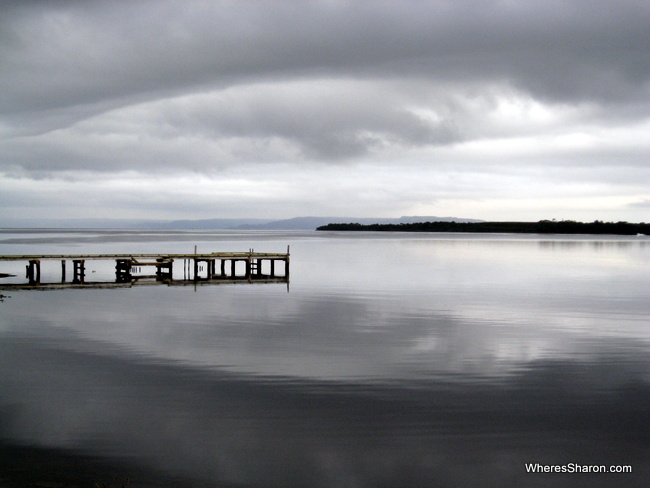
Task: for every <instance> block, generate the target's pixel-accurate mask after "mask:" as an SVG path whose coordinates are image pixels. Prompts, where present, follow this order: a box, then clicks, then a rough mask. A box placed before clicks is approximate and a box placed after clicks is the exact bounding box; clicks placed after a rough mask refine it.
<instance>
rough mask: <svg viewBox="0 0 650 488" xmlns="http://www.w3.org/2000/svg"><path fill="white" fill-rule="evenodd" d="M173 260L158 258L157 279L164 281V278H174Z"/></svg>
mask: <svg viewBox="0 0 650 488" xmlns="http://www.w3.org/2000/svg"><path fill="white" fill-rule="evenodd" d="M173 263H174V259H173V258H157V259H156V279H157V280H162V279H164V278H169V279H171V278H172V271H173V266H174V264H173Z"/></svg>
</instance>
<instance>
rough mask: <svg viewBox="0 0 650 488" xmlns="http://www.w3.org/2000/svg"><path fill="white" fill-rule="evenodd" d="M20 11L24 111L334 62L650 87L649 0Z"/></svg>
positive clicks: (9, 80)
mask: <svg viewBox="0 0 650 488" xmlns="http://www.w3.org/2000/svg"><path fill="white" fill-rule="evenodd" d="M44 6H45V8H44ZM6 13H7V15H6V18H5V20H4V21H3V23H2V26H1V29H2V32H3V35H2V38H3V40H4V42H3V48H2V51H3V58H4V59H5V60H6V62H5V63H3V65H4V66H5V68H4V70H3V72H2V78H3V82H2V87H3V92H4V93H5V99H4V100H3V104H4V106H5V107H6V109H7V110H11V111H23V110H24V109H25V108H31V109H43V108H53V107H56V106H69V105H78V104H88V103H96V102H98V101H100V100H106V99H116V98H120V97H124V96H133V95H136V94H138V95H140V96H145V97H152V96H155V94H154V93H155V92H157V91H160V90H180V89H187V87H188V86H199V85H205V84H211V85H212V84H215V83H216V84H218V85H222V86H228V85H231V84H233V83H235V82H239V81H241V80H251V79H273V78H277V77H280V78H282V77H287V76H295V75H296V74H309V75H311V76H320V75H322V73H330V74H340V75H344V74H345V75H354V76H359V77H386V76H388V77H400V78H401V77H405V76H406V77H408V76H420V77H425V78H427V79H447V80H449V79H451V80H485V79H493V80H494V79H496V80H508V81H511V82H513V83H514V84H516V85H518V86H521V87H522V88H524V89H528V90H531V91H532V92H533V93H536V94H539V95H542V96H547V97H550V98H554V99H569V100H571V99H585V98H586V99H592V98H593V99H599V100H617V99H626V98H629V97H634V96H639V95H640V94H644V93H647V92H646V90H647V87H646V82H647V79H648V74H649V73H650V60H649V59H648V56H647V55H646V54H645V50H646V47H647V45H648V44H649V42H650V35H649V34H648V31H647V28H646V27H647V25H648V21H649V20H650V8H649V7H648V5H647V3H645V2H625V3H619V2H617V3H616V4H614V3H612V2H607V1H597V2H594V1H588V2H586V1H580V0H578V1H574V2H560V1H552V2H543V3H542V2H517V3H506V2H503V3H485V2H475V1H460V2H458V1H455V2H416V1H414V2H408V3H407V4H404V3H395V2H343V3H330V2H305V3H296V2H286V1H273V2H247V3H245V4H243V5H242V4H239V3H221V2H219V3H214V2H193V3H192V4H191V5H189V6H183V7H181V6H180V4H175V3H169V2H162V3H161V2H138V3H133V2H111V3H110V4H107V3H100V2H94V3H78V2H54V3H51V4H40V5H39V4H36V6H35V7H34V6H29V7H22V8H21V7H15V8H13V9H10V8H8V9H7V11H6Z"/></svg>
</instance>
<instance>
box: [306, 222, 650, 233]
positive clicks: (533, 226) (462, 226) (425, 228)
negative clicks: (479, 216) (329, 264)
mask: <svg viewBox="0 0 650 488" xmlns="http://www.w3.org/2000/svg"><path fill="white" fill-rule="evenodd" d="M316 230H350V231H384V232H486V233H490V232H491V233H526V234H615V235H636V234H646V235H647V234H650V224H646V223H645V222H641V223H629V222H622V221H620V222H603V221H602V220H594V221H593V222H576V221H574V220H560V221H556V220H540V221H539V222H455V221H452V222H414V223H408V224H406V223H403V224H365V225H364V224H359V223H331V224H327V225H323V226H320V227H318V228H317V229H316Z"/></svg>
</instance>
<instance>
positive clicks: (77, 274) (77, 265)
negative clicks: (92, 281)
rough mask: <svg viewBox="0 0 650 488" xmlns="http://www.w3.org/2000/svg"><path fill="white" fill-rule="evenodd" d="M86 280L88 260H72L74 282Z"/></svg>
mask: <svg viewBox="0 0 650 488" xmlns="http://www.w3.org/2000/svg"><path fill="white" fill-rule="evenodd" d="M85 281H86V261H85V260H84V259H74V260H73V261H72V282H73V283H85Z"/></svg>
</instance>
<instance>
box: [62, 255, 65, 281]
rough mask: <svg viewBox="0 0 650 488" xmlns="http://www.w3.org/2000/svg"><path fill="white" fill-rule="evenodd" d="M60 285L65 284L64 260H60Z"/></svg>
mask: <svg viewBox="0 0 650 488" xmlns="http://www.w3.org/2000/svg"><path fill="white" fill-rule="evenodd" d="M61 283H65V259H62V260H61Z"/></svg>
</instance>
